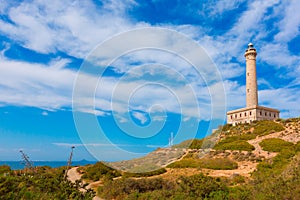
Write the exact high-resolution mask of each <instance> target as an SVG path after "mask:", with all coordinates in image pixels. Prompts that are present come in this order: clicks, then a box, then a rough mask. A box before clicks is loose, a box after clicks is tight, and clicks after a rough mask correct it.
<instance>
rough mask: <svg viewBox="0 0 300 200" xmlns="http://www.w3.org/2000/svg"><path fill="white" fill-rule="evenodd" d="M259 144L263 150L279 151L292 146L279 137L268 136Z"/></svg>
mask: <svg viewBox="0 0 300 200" xmlns="http://www.w3.org/2000/svg"><path fill="white" fill-rule="evenodd" d="M259 145H260V146H261V147H262V149H263V150H265V151H271V152H280V151H281V150H283V149H286V148H290V147H292V146H293V145H294V144H293V143H291V142H287V141H285V140H282V139H279V138H268V139H264V140H263V141H261V142H260V143H259Z"/></svg>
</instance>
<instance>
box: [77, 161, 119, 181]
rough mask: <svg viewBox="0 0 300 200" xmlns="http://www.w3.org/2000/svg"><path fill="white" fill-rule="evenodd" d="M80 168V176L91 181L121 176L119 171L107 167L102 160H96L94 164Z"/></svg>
mask: <svg viewBox="0 0 300 200" xmlns="http://www.w3.org/2000/svg"><path fill="white" fill-rule="evenodd" d="M82 170H84V174H83V176H82V178H84V179H90V180H93V181H98V180H100V179H101V178H105V179H112V178H114V177H118V176H121V174H120V172H119V171H117V170H115V169H113V168H110V167H108V166H107V165H105V164H103V163H102V162H97V163H96V164H94V165H89V166H88V167H86V168H85V169H84V168H82Z"/></svg>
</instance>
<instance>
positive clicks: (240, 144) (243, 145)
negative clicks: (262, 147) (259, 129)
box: [214, 140, 255, 151]
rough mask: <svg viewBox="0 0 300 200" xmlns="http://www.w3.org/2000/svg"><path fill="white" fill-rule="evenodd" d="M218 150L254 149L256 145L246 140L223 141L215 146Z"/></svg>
mask: <svg viewBox="0 0 300 200" xmlns="http://www.w3.org/2000/svg"><path fill="white" fill-rule="evenodd" d="M214 149H216V150H240V151H252V150H254V149H255V147H254V146H253V145H251V144H249V143H248V142H246V141H244V140H237V141H232V142H228V141H227V140H226V141H221V142H219V143H217V144H216V146H215V147H214Z"/></svg>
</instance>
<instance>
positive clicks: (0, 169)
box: [0, 165, 10, 176]
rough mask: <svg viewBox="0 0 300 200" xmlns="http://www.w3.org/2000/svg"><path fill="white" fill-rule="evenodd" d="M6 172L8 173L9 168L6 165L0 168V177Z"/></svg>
mask: <svg viewBox="0 0 300 200" xmlns="http://www.w3.org/2000/svg"><path fill="white" fill-rule="evenodd" d="M7 172H10V166H8V165H2V166H0V176H1V175H3V174H4V173H7Z"/></svg>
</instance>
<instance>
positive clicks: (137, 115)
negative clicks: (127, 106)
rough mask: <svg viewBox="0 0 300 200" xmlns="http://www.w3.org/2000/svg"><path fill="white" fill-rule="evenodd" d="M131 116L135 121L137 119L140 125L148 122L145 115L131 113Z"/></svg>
mask: <svg viewBox="0 0 300 200" xmlns="http://www.w3.org/2000/svg"><path fill="white" fill-rule="evenodd" d="M132 116H133V117H134V118H136V119H138V120H139V121H140V123H141V124H145V123H146V122H147V121H148V118H147V116H146V115H145V113H141V112H136V111H133V112H132Z"/></svg>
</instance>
